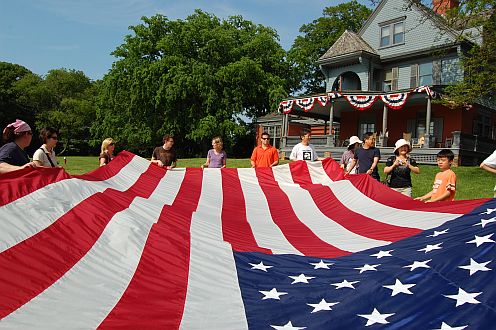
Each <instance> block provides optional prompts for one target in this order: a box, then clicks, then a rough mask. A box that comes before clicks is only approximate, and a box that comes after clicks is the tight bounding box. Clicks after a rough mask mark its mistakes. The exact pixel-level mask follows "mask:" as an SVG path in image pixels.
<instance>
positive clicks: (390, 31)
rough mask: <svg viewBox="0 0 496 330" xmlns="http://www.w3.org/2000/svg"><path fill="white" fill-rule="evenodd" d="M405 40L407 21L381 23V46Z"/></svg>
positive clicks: (400, 42) (397, 43)
mask: <svg viewBox="0 0 496 330" xmlns="http://www.w3.org/2000/svg"><path fill="white" fill-rule="evenodd" d="M404 42H405V22H404V21H403V20H402V21H399V22H393V23H389V24H382V25H381V41H380V47H388V46H394V45H400V44H403V43H404Z"/></svg>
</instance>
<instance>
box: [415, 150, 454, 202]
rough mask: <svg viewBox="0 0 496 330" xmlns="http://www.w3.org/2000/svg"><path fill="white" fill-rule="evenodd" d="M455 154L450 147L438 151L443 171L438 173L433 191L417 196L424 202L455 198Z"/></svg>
mask: <svg viewBox="0 0 496 330" xmlns="http://www.w3.org/2000/svg"><path fill="white" fill-rule="evenodd" d="M453 159H455V155H454V154H453V152H452V151H451V150H449V149H443V150H441V151H439V152H438V153H437V166H438V167H439V168H440V169H441V172H439V173H437V174H436V178H435V179H434V185H433V186H432V191H430V192H428V193H427V194H425V195H424V196H422V197H417V198H415V199H416V200H419V201H423V202H437V201H452V200H454V199H455V192H456V174H455V172H453V171H452V170H451V164H453Z"/></svg>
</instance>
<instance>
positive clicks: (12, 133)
mask: <svg viewBox="0 0 496 330" xmlns="http://www.w3.org/2000/svg"><path fill="white" fill-rule="evenodd" d="M32 138H33V132H32V131H31V127H29V125H28V124H26V123H25V122H24V121H22V120H20V119H17V120H16V121H15V122H14V123H12V124H9V125H7V127H5V129H4V130H3V140H4V142H6V143H5V144H4V145H3V146H2V147H1V148H0V164H2V163H6V164H9V165H5V164H4V165H2V166H1V168H2V172H10V171H13V170H17V169H20V168H24V167H28V166H34V165H33V163H31V162H30V161H29V156H28V154H27V152H26V151H24V149H25V148H26V147H28V146H29V145H30V144H31V139H32Z"/></svg>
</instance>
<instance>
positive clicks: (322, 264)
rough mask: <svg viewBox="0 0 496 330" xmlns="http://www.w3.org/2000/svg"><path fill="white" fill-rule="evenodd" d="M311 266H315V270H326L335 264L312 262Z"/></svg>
mask: <svg viewBox="0 0 496 330" xmlns="http://www.w3.org/2000/svg"><path fill="white" fill-rule="evenodd" d="M310 265H312V266H314V267H313V269H319V268H324V269H329V266H332V265H334V264H333V263H325V262H324V261H322V259H321V260H320V262H311V263H310Z"/></svg>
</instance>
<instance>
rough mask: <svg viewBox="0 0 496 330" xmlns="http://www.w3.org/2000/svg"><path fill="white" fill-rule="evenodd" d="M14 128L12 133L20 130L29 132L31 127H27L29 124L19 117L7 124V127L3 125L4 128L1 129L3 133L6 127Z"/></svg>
mask: <svg viewBox="0 0 496 330" xmlns="http://www.w3.org/2000/svg"><path fill="white" fill-rule="evenodd" d="M12 127H13V128H14V133H17V134H19V133H22V132H30V131H31V127H29V125H28V124H27V123H26V122H25V121H22V120H20V119H16V121H15V122H14V123H12V124H8V125H7V127H5V129H4V130H3V131H4V133H5V131H6V130H7V129H8V128H12Z"/></svg>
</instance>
